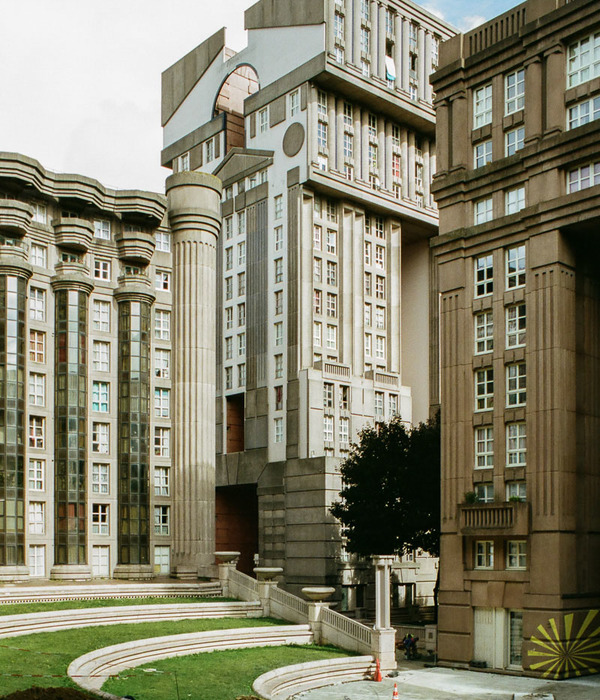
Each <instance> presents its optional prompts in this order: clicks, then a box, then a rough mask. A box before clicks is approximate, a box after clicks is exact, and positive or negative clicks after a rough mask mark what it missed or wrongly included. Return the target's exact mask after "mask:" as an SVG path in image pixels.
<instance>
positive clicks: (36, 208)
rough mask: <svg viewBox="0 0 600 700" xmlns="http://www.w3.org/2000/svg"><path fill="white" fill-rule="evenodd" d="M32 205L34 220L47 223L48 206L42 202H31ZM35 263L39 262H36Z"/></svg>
mask: <svg viewBox="0 0 600 700" xmlns="http://www.w3.org/2000/svg"><path fill="white" fill-rule="evenodd" d="M30 206H31V208H32V209H33V220H34V221H35V223H36V224H45V223H47V220H48V216H47V212H48V208H47V207H46V205H45V204H42V203H41V202H30ZM37 247H39V246H37ZM44 250H45V249H44ZM34 264H37V263H34Z"/></svg>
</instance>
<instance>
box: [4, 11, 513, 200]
mask: <svg viewBox="0 0 600 700" xmlns="http://www.w3.org/2000/svg"><path fill="white" fill-rule="evenodd" d="M253 1H254V0H0V95H1V100H0V151H16V152H19V153H23V154H25V155H28V156H30V157H32V158H36V159H37V160H39V161H40V163H41V164H42V165H43V166H44V167H45V168H47V169H49V170H54V171H57V172H75V173H79V174H83V175H87V176H90V177H95V178H96V179H98V180H100V182H102V183H103V184H104V185H107V186H109V187H117V188H136V189H146V190H153V191H158V192H163V191H164V180H165V177H166V176H167V175H168V171H167V170H166V169H164V168H161V167H160V151H161V147H162V130H161V126H160V75H161V73H162V71H163V70H165V69H166V68H168V67H169V66H170V65H172V64H173V63H175V61H177V60H178V59H179V58H181V57H182V56H183V55H185V54H186V53H187V52H188V51H190V50H191V49H193V48H194V47H195V46H197V45H198V44H200V43H201V42H202V41H204V39H206V38H207V37H208V36H210V35H211V34H213V33H214V32H215V31H217V30H218V29H220V28H221V27H222V26H226V27H227V45H228V46H230V47H231V48H233V49H237V50H239V49H240V48H242V47H243V46H244V45H245V43H246V40H245V32H244V30H243V21H244V20H243V17H244V10H245V9H246V8H247V7H249V6H250V5H251V4H253ZM419 4H422V5H424V6H426V7H427V8H428V9H430V10H433V11H435V12H436V13H441V14H445V15H446V19H447V20H448V21H450V22H452V23H454V24H456V25H457V26H459V27H461V28H463V29H467V28H469V27H470V26H474V25H475V24H478V23H479V22H483V21H485V19H487V18H489V17H492V16H494V15H496V14H499V13H501V12H503V11H505V10H506V9H508V8H509V7H511V6H512V5H514V4H516V0H514V1H513V0H479V2H475V0H423V1H422V2H419ZM491 4H493V5H494V7H493V8H492V7H489V6H490V5H491ZM483 13H485V14H486V16H484V14H483ZM211 99H212V98H211Z"/></svg>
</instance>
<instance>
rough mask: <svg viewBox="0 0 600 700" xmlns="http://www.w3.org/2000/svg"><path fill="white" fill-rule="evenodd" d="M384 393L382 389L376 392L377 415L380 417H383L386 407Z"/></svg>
mask: <svg viewBox="0 0 600 700" xmlns="http://www.w3.org/2000/svg"><path fill="white" fill-rule="evenodd" d="M383 400H384V394H383V392H382V391H376V392H375V404H374V405H375V416H376V417H378V418H382V417H383V408H384V402H383Z"/></svg>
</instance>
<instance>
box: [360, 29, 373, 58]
mask: <svg viewBox="0 0 600 700" xmlns="http://www.w3.org/2000/svg"><path fill="white" fill-rule="evenodd" d="M360 50H361V53H364V54H369V53H370V51H371V33H370V32H369V30H368V29H367V28H366V27H361V30H360Z"/></svg>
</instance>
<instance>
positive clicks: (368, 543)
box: [331, 415, 440, 556]
mask: <svg viewBox="0 0 600 700" xmlns="http://www.w3.org/2000/svg"><path fill="white" fill-rule="evenodd" d="M340 470H341V474H342V480H343V487H342V491H341V493H340V496H341V497H342V500H341V501H338V502H336V503H334V505H333V506H332V508H331V513H332V514H333V515H334V516H335V517H336V518H337V519H338V520H339V521H340V522H341V524H342V531H343V534H344V535H345V537H346V538H347V549H348V551H350V552H354V553H356V554H360V555H363V556H368V555H371V554H404V553H406V552H407V551H408V550H412V549H417V548H420V549H423V550H424V551H426V552H429V553H430V554H432V555H433V556H439V542H440V421H439V415H438V416H436V418H434V419H432V420H430V421H428V422H427V423H420V424H419V425H418V426H416V427H415V428H412V429H407V428H406V427H405V426H404V424H403V423H402V421H401V420H400V418H394V419H393V420H391V421H389V422H388V423H380V424H378V425H377V426H376V427H371V426H368V427H366V428H364V429H363V430H362V431H361V433H360V435H359V442H358V443H357V444H353V445H352V450H351V452H350V454H349V456H348V457H347V458H346V459H345V460H344V461H343V462H342V464H341V467H340Z"/></svg>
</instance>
